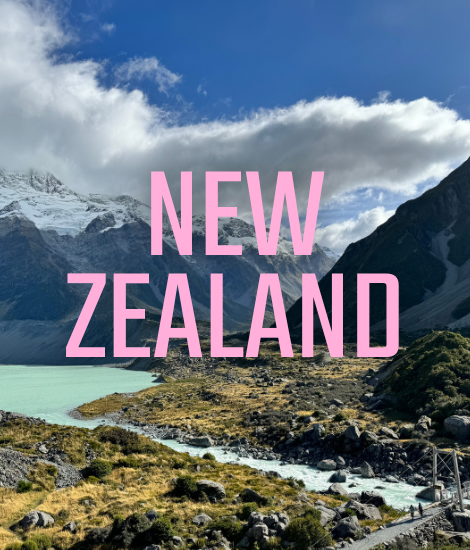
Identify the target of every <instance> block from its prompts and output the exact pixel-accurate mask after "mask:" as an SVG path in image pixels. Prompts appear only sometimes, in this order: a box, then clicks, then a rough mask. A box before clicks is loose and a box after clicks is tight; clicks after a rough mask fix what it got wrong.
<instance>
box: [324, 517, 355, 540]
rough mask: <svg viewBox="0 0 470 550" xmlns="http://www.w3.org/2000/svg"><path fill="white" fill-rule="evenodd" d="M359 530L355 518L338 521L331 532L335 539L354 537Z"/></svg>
mask: <svg viewBox="0 0 470 550" xmlns="http://www.w3.org/2000/svg"><path fill="white" fill-rule="evenodd" d="M360 528H361V526H360V524H359V520H358V519H357V517H356V516H351V517H348V518H344V519H342V520H340V521H339V522H338V523H337V524H336V526H335V527H334V528H333V530H332V531H331V532H332V534H333V536H334V537H335V538H336V539H346V538H349V537H354V533H355V532H356V531H358V530H359V529H360Z"/></svg>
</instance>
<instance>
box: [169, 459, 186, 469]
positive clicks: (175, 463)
mask: <svg viewBox="0 0 470 550" xmlns="http://www.w3.org/2000/svg"><path fill="white" fill-rule="evenodd" d="M169 466H170V468H171V469H172V470H182V469H183V468H185V467H186V462H185V461H184V460H183V459H181V458H172V459H171V460H170V462H169Z"/></svg>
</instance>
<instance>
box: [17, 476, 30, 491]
mask: <svg viewBox="0 0 470 550" xmlns="http://www.w3.org/2000/svg"><path fill="white" fill-rule="evenodd" d="M32 490H33V484H32V483H31V481H23V480H22V479H20V480H19V481H18V487H17V489H16V492H17V493H29V491H32Z"/></svg>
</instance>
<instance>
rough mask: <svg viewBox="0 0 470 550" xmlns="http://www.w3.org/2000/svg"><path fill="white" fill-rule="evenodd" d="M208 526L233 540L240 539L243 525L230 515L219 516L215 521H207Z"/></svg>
mask: <svg viewBox="0 0 470 550" xmlns="http://www.w3.org/2000/svg"><path fill="white" fill-rule="evenodd" d="M208 528H209V529H213V530H215V531H221V532H222V535H224V537H227V538H228V539H229V540H233V541H237V540H238V539H240V538H241V536H242V533H243V525H242V523H241V521H238V520H235V519H233V518H231V517H229V518H220V519H218V520H216V521H212V522H211V523H209V525H208Z"/></svg>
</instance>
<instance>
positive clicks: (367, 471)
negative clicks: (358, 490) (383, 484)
mask: <svg viewBox="0 0 470 550" xmlns="http://www.w3.org/2000/svg"><path fill="white" fill-rule="evenodd" d="M361 476H362V477H364V478H366V479H370V478H373V477H375V474H374V470H373V469H372V466H371V465H370V464H369V463H368V462H363V463H362V465H361Z"/></svg>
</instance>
